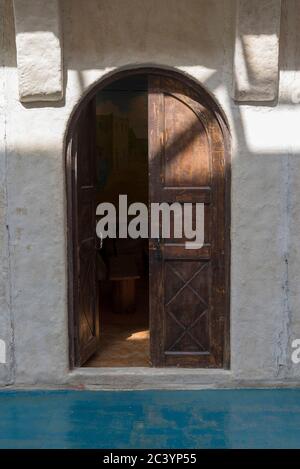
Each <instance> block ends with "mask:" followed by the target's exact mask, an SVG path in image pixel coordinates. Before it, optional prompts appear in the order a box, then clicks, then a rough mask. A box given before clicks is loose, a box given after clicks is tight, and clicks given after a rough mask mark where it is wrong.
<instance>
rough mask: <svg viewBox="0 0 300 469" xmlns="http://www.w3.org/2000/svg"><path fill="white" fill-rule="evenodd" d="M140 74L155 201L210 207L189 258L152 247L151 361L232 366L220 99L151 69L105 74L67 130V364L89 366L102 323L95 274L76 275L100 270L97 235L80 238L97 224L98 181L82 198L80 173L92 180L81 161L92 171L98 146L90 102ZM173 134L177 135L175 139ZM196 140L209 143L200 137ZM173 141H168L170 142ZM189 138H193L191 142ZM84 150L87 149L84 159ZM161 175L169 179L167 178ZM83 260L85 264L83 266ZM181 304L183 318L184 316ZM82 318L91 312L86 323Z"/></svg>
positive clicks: (88, 184)
mask: <svg viewBox="0 0 300 469" xmlns="http://www.w3.org/2000/svg"><path fill="white" fill-rule="evenodd" d="M139 74H143V75H147V76H148V77H149V78H148V83H149V85H148V86H149V88H148V90H149V91H148V93H149V98H148V103H149V111H148V112H149V114H148V115H149V124H148V125H149V170H150V186H149V187H150V199H149V201H150V202H154V201H155V202H162V201H168V202H170V203H171V202H173V201H179V202H191V203H196V202H197V201H199V202H204V204H205V210H206V211H205V214H206V215H205V217H206V221H207V222H206V225H207V229H206V231H205V244H204V246H203V247H202V248H201V249H200V250H193V252H192V253H191V252H189V253H188V255H187V253H186V252H184V250H183V249H182V247H180V246H179V245H178V243H173V244H172V243H161V244H160V246H159V247H157V243H153V242H152V241H151V240H150V244H149V258H150V298H149V301H150V331H155V333H152V337H151V358H152V364H153V365H154V366H195V367H213V368H214V367H215V368H222V367H224V368H228V367H229V356H230V354H229V304H230V303H229V301H230V153H229V131H228V127H227V124H226V120H225V117H224V115H223V113H222V111H221V110H220V108H219V106H218V105H217V103H216V102H215V100H214V99H213V98H212V97H211V96H210V94H209V93H208V92H207V91H205V90H204V89H203V88H202V87H201V86H200V85H199V84H198V83H197V82H196V81H195V80H194V79H192V78H190V77H187V76H186V75H184V74H183V73H181V72H178V71H173V70H166V69H162V68H148V67H147V68H138V69H130V70H122V71H118V72H115V73H113V74H112V75H110V76H108V77H105V78H104V79H103V80H101V81H100V82H99V83H98V84H97V85H95V87H93V89H92V90H90V91H89V92H88V93H87V95H86V96H85V97H84V98H83V100H82V101H81V103H80V104H79V106H78V107H77V109H76V110H75V112H74V114H73V116H72V119H71V122H70V124H69V128H68V132H67V140H66V142H67V144H66V157H65V170H66V188H67V219H68V310H69V351H70V366H71V367H74V366H79V365H80V364H81V363H83V362H84V361H85V360H86V358H87V357H88V356H89V355H90V354H91V353H92V351H93V350H94V349H95V347H96V346H97V343H98V336H99V318H98V316H97V311H96V309H97V308H96V307H95V305H96V304H97V294H96V290H97V289H95V290H94V291H93V292H92V290H93V282H92V277H91V278H88V279H86V278H85V279H84V280H83V277H84V275H81V276H79V271H80V269H81V272H82V270H83V271H84V269H85V271H86V272H89V275H91V276H93V275H94V274H93V272H94V270H95V265H94V263H93V260H92V252H93V249H95V241H96V240H95V239H94V238H95V233H92V232H85V233H82V231H81V230H80V224H82V217H83V218H84V217H86V216H88V217H90V218H89V220H90V221H91V223H90V225H91V226H92V225H93V224H95V218H94V217H95V207H94V206H93V204H92V203H91V197H92V195H91V194H92V193H93V190H94V189H93V186H94V184H93V182H92V181H88V180H87V181H85V182H84V181H83V184H82V188H83V192H84V195H83V192H82V191H81V192H82V194H81V195H80V188H79V182H80V177H78V175H79V173H80V171H82V174H85V175H86V174H87V171H86V170H85V168H84V167H83V166H81V164H80V162H83V161H85V163H84V165H85V164H86V162H87V161H89V163H90V165H91V166H90V170H91V168H92V165H93V156H92V155H93V148H92V145H90V142H91V141H92V139H93V126H92V125H89V115H91V112H92V108H93V97H94V96H95V95H96V93H97V92H98V91H99V90H101V89H103V88H105V87H106V86H107V85H109V84H111V83H112V82H114V81H117V80H120V79H122V78H125V77H131V76H135V75H139ZM164 126H165V127H166V126H167V127H168V129H166V128H165V129H164V131H165V132H166V133H165V135H164V138H163V139H161V131H162V128H163V127H164ZM180 129H181V130H183V132H182V131H181V130H180ZM172 132H173V135H171V136H170V133H171V134H172ZM176 132H177V133H178V132H179V133H180V132H181V133H182V135H181V137H180V139H176V138H175V137H176ZM167 134H168V137H166V135H167ZM200 134H201V135H202V137H203V138H202V137H201V138H200V137H199V135H200ZM168 139H169V142H171V143H170V144H168V142H167V140H168ZM189 139H190V141H192V144H191V145H190V143H189ZM189 146H192V147H193V148H192V150H188V151H185V148H188V147H189ZM82 148H84V149H85V150H84V152H85V156H84V152H83V151H82ZM176 148H177V149H176ZM178 148H179V150H178ZM87 152H88V153H87ZM191 152H192V153H194V155H195V154H196V153H197V152H200V153H199V155H200V160H201V162H200V163H199V164H196V163H195V161H196V159H195V158H194V157H193V156H191ZM176 153H177V155H175V154H176ZM204 153H205V157H204V156H203V155H204ZM174 155H175V157H174ZM173 157H174V158H173ZM204 159H206V161H205V162H204ZM154 160H155V161H154ZM172 160H173V161H172ZM174 160H176V162H175V163H174ZM162 172H163V177H161V174H162ZM91 173H92V171H91ZM204 173H205V174H204ZM206 176H207V177H206ZM151 178H152V182H151ZM88 191H89V192H90V194H88ZM158 194H159V195H158ZM81 198H83V199H84V200H85V203H83V202H82V201H81ZM87 214H89V215H87ZM83 224H84V225H85V223H83ZM80 244H81V247H80ZM83 246H84V248H83ZM83 249H85V258H84V260H82V259H81V258H80V256H81V255H80V252H81V251H82V250H83ZM158 249H159V253H158V252H157V251H158ZM158 254H159V255H158ZM87 258H90V259H91V264H88V263H86V259H87ZM81 263H82V264H83V265H80V264H81ZM84 265H85V267H84ZM83 281H84V282H85V284H89V288H90V293H89V292H88V293H87V295H86V297H85V298H84V297H82V292H83V290H84V289H85V288H88V287H83V285H80V282H83ZM162 285H163V291H162ZM200 290H201V291H200ZM86 291H88V290H86ZM158 292H159V295H158ZM183 292H184V295H182V293H183ZM180 296H181V303H180V301H179V297H180ZM192 297H194V300H193V299H191V298H192ZM174 298H176V302H177V305H176V307H175V311H174V310H173V311H172V308H173V306H172V308H170V304H171V303H172V302H173V304H174V301H175V300H174ZM200 304H201V305H202V306H201V307H200ZM183 305H185V310H186V314H185V315H186V316H187V317H185V319H184V320H182V319H179V318H178V314H179V315H180V309H181V310H182V306H183ZM203 308H204V309H203ZM82 315H83V316H85V318H84V321H85V323H86V324H85V325H83V326H82V324H81V321H82V318H83V316H82ZM86 315H89V318H87V317H86ZM200 325H201V327H200ZM197 328H198V330H197ZM200 329H201V331H200ZM199 331H200V332H199ZM203 331H204V332H203ZM150 333H151V332H150ZM80 334H82V337H84V339H82V337H81V336H80ZM82 340H84V341H85V342H84V343H83V342H82Z"/></svg>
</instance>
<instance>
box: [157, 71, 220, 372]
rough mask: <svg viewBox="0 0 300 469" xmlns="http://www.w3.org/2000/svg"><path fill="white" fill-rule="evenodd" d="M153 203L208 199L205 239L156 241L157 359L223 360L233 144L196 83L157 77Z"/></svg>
mask: <svg viewBox="0 0 300 469" xmlns="http://www.w3.org/2000/svg"><path fill="white" fill-rule="evenodd" d="M148 113H149V199H150V202H158V203H160V202H168V203H173V202H180V203H183V202H190V203H193V204H195V203H196V202H199V203H200V202H203V203H204V204H205V244H204V246H203V247H202V248H200V249H193V250H190V249H186V248H185V241H186V240H185V239H184V238H182V239H172V238H171V239H165V240H163V239H161V240H159V241H158V240H153V239H152V240H150V255H149V256H150V259H149V263H150V280H149V282H150V337H151V360H152V364H153V365H154V366H190V367H213V368H216V367H223V366H224V363H225V359H224V355H225V351H224V347H225V346H224V336H225V319H226V314H227V311H228V308H227V305H228V287H227V285H228V269H227V267H226V266H227V260H226V256H228V254H229V253H228V248H227V246H228V245H227V244H226V243H227V238H226V237H227V236H228V226H227V225H226V223H227V221H226V220H227V219H228V218H226V217H227V215H228V214H227V213H226V209H225V198H226V197H225V157H224V156H225V147H224V141H223V135H222V131H221V128H220V126H219V124H218V121H217V118H216V117H215V115H214V113H213V112H212V111H211V110H210V108H209V107H208V106H207V105H205V104H204V102H203V100H202V98H201V96H200V95H199V94H198V92H197V91H195V90H194V89H192V88H190V87H188V86H186V85H185V84H184V83H182V82H181V81H177V79H174V78H172V77H167V76H165V77H164V76H157V75H152V76H149V100H148Z"/></svg>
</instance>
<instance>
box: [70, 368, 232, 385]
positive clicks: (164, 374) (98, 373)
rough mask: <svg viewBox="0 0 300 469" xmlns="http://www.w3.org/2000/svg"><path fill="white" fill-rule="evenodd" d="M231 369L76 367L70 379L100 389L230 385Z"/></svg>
mask: <svg viewBox="0 0 300 469" xmlns="http://www.w3.org/2000/svg"><path fill="white" fill-rule="evenodd" d="M232 383H233V380H232V372H231V370H224V369H190V368H189V369H187V368H148V367H130V368H125V367H122V368H75V369H74V370H72V371H71V372H70V373H69V375H68V378H67V384H69V385H71V386H80V385H82V386H84V387H89V386H94V385H96V386H97V388H99V389H114V390H120V389H123V390H125V389H126V390H129V389H178V390H187V389H205V388H214V387H218V388H219V387H230V386H231V385H232Z"/></svg>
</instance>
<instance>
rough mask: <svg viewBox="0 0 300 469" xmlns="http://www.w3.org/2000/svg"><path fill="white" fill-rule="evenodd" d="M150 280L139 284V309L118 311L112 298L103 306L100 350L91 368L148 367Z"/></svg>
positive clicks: (91, 360) (93, 358) (92, 360)
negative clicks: (124, 311)
mask: <svg viewBox="0 0 300 469" xmlns="http://www.w3.org/2000/svg"><path fill="white" fill-rule="evenodd" d="M147 288H148V285H147V281H146V280H144V281H138V282H137V302H136V309H135V311H134V312H132V313H130V314H128V313H127V314H124V313H122V312H115V311H113V309H112V301H111V298H106V299H105V301H104V302H103V304H102V305H101V306H100V318H101V327H100V347H99V350H98V351H97V353H96V354H95V355H94V356H93V357H92V358H91V359H90V360H89V361H88V362H87V363H86V364H85V366H88V367H102V366H103V367H106V366H108V367H113V366H116V367H117V366H126V367H131V366H149V365H150V362H149V359H150V358H149V314H148V308H147V304H148V292H147Z"/></svg>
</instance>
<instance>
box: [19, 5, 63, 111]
mask: <svg viewBox="0 0 300 469" xmlns="http://www.w3.org/2000/svg"><path fill="white" fill-rule="evenodd" d="M14 16H15V30H16V47H17V66H18V78H19V95H20V100H21V101H23V102H33V101H58V100H60V99H62V97H63V62H62V29H61V22H60V21H61V18H60V2H59V0H14Z"/></svg>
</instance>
